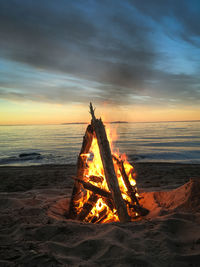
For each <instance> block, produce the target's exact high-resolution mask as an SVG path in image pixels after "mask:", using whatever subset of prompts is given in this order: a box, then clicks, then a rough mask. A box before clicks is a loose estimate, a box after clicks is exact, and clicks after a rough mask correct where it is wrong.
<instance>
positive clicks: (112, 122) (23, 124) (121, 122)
mask: <svg viewBox="0 0 200 267" xmlns="http://www.w3.org/2000/svg"><path fill="white" fill-rule="evenodd" d="M165 122H200V120H182V121H181V120H177V121H171V120H169V121H110V122H104V123H106V124H107V123H110V124H117V123H119V124H126V123H165ZM70 124H71V125H72V124H88V122H64V123H30V124H28V123H22V124H20V123H18V124H0V126H32V125H63V126H64V125H70Z"/></svg>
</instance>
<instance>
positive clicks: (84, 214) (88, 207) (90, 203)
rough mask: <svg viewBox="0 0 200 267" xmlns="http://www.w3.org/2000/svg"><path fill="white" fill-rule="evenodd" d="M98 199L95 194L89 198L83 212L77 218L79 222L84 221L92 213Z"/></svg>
mask: <svg viewBox="0 0 200 267" xmlns="http://www.w3.org/2000/svg"><path fill="white" fill-rule="evenodd" d="M98 198H99V197H98V196H97V195H95V194H92V195H91V196H90V197H89V199H88V201H87V202H86V203H85V204H84V205H83V207H82V210H81V212H80V213H79V214H78V216H77V219H78V220H79V221H83V220H84V219H85V218H86V217H87V216H88V214H89V213H90V211H91V210H92V208H93V207H94V205H95V204H96V202H97V200H98Z"/></svg>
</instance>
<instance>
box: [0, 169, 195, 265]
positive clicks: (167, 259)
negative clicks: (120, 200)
mask: <svg viewBox="0 0 200 267" xmlns="http://www.w3.org/2000/svg"><path fill="white" fill-rule="evenodd" d="M157 167H158V165H157ZM168 167H169V166H168ZM176 167H177V166H176ZM38 168H39V169H40V172H39V170H38V169H37V167H34V171H33V169H32V173H34V172H37V173H38V172H39V173H40V181H38V182H37V183H36V182H35V177H32V180H31V179H30V181H31V182H32V184H33V185H32V188H30V189H29V190H18V191H14V190H13V189H12V190H10V191H9V192H5V190H4V191H3V190H1V191H2V192H1V193H0V207H1V209H0V210H1V217H0V225H1V228H0V248H1V250H0V266H174V267H175V266H183V267H184V266H196V267H197V266H199V262H200V179H191V180H189V181H187V182H186V183H185V181H184V180H183V179H182V180H181V179H178V177H177V176H176V173H174V174H173V176H172V178H171V179H172V180H173V179H174V177H176V179H175V180H176V181H174V183H173V185H172V188H171V189H169V188H168V189H167V190H166V187H168V186H169V184H168V182H169V181H170V180H168V181H166V184H163V188H162V187H160V190H158V188H157V189H156V190H153V191H151V190H148V191H147V190H146V192H143V193H142V194H141V195H142V197H143V198H142V199H141V204H142V205H143V206H144V207H146V208H148V209H149V210H150V213H149V214H148V216H147V217H145V218H144V219H143V220H141V221H137V222H130V223H126V224H122V223H111V224H99V225H96V224H89V223H82V222H77V221H72V220H66V219H65V217H64V213H65V212H66V211H67V209H68V200H69V197H70V194H71V188H72V181H71V180H70V179H67V176H66V175H65V176H64V177H63V179H62V178H61V177H57V180H56V182H55V184H56V185H55V186H52V182H51V181H53V178H55V177H54V176H53V177H52V173H54V174H55V173H56V172H57V171H58V169H57V167H54V169H53V167H52V169H51V168H46V169H45V168H43V169H42V168H41V167H38ZM172 168H174V166H172ZM188 168H189V167H188ZM50 169H51V170H50ZM197 169H198V168H197ZM59 170H60V172H62V171H63V170H62V168H60V169H59ZM65 170H66V169H65ZM18 171H19V170H18ZM21 171H22V173H24V175H27V173H28V169H27V170H21ZM42 171H43V172H45V173H46V172H48V174H49V180H50V181H49V184H48V183H47V185H43V186H42V185H41V183H42V182H44V180H43V181H41V180H42V179H43V178H42V177H43V174H42ZM70 171H71V169H70ZM70 171H69V172H70ZM143 171H144V166H143ZM146 171H147V172H148V166H146ZM50 172H51V175H50ZM6 173H7V178H6V176H5V170H4V173H3V172H2V175H1V177H4V178H5V179H9V178H8V177H10V178H11V177H12V175H13V174H14V172H13V171H12V172H11V171H8V170H7V171H6ZM15 173H16V169H15ZM63 173H64V172H63ZM29 178H30V177H29ZM15 179H16V177H15ZM21 179H23V175H22V174H21ZM66 180H67V181H66ZM163 181H164V180H163ZM19 182H20V178H19V180H18V183H19ZM143 182H144V181H143ZM181 182H182V185H179V186H178V187H176V188H174V187H175V184H177V183H181ZM153 183H155V181H153V182H152V183H151V184H150V185H149V188H150V189H151V188H153V185H154V184H153ZM3 184H4V187H5V184H6V181H4V182H3ZM144 184H145V182H144ZM16 185H17V183H16ZM164 188H165V189H164ZM154 189H155V188H154Z"/></svg>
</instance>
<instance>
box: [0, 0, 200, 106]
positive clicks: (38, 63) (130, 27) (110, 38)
mask: <svg viewBox="0 0 200 267" xmlns="http://www.w3.org/2000/svg"><path fill="white" fill-rule="evenodd" d="M196 3H197V2H196ZM188 5H189V4H186V3H185V2H184V3H183V1H179V0H177V1H175V2H174V1H158V0H153V1H147V0H144V1H128V0H127V1H119V0H116V1H114V0H113V1H105V0H104V1H78V0H77V1H67V0H66V1H59V4H58V2H56V1H53V0H48V1H47V0H43V1H30V0H26V1H25V0H24V1H17V0H10V1H1V3H0V20H1V21H0V22H1V23H0V38H1V43H0V56H1V57H2V58H4V59H7V60H9V61H13V62H17V63H18V64H23V66H25V65H26V66H27V69H28V70H29V71H30V72H31V68H32V71H33V72H35V70H37V75H38V79H39V81H38V82H36V79H37V75H36V77H33V76H32V77H31V76H30V75H29V76H28V77H25V76H26V74H25V73H24V71H22V72H21V73H19V72H18V73H17V75H16V77H15V78H13V79H12V80H10V74H9V70H8V71H7V74H6V75H7V76H8V79H7V80H6V79H5V78H4V79H3V78H0V83H1V88H2V90H3V93H1V97H8V98H10V99H11V98H15V99H16V98H17V99H22V100H23V99H29V100H30V99H31V100H33V101H37V100H38V101H47V102H48V101H50V102H51V101H52V102H53V101H55V102H60V103H62V102H65V101H75V102H76V101H77V102H80V101H81V102H88V101H89V100H90V99H91V98H93V99H95V101H97V102H105V101H107V102H110V103H116V104H125V103H128V104H129V103H130V104H131V103H133V99H134V98H131V96H143V95H148V96H150V97H154V98H155V99H157V98H159V97H162V96H163V97H166V98H169V97H175V98H180V99H182V100H183V101H187V97H188V96H189V95H195V96H196V97H199V91H198V90H199V89H198V88H199V79H198V77H197V76H195V75H194V74H192V75H186V74H182V73H180V74H177V73H176V74H174V73H172V72H170V70H168V69H167V70H166V71H165V70H163V68H162V70H161V69H159V68H158V67H156V64H157V62H158V61H163V62H164V61H166V60H168V55H165V54H164V53H161V52H160V50H159V49H158V47H157V46H156V45H155V43H156V40H155V38H156V37H157V38H159V35H158V34H159V32H158V31H159V30H158V29H160V28H159V27H161V26H163V30H164V31H165V33H167V34H169V35H173V34H174V32H173V31H171V28H167V27H166V22H165V19H166V17H168V18H169V19H170V18H173V19H174V20H173V21H175V22H174V23H178V24H177V25H181V27H180V29H179V30H177V29H178V28H176V31H178V35H177V36H179V37H178V38H182V40H183V39H184V40H186V41H187V42H190V43H192V42H193V43H195V45H197V43H198V42H197V41H196V40H197V38H198V37H199V27H198V26H197V25H199V18H198V17H197V13H198V12H196V11H195V9H194V8H193V9H192V7H191V5H189V6H188ZM190 15H193V16H192V18H191V19H189V18H190ZM176 33H177V32H176ZM195 38H196V39H195ZM24 64H25V65H24ZM25 69H26V68H25ZM40 70H43V72H41V71H40ZM45 72H48V73H52V75H55V76H56V75H58V77H57V78H58V79H59V75H61V76H62V77H60V79H61V80H62V85H60V83H59V82H58V84H56V85H55V86H53V87H52V86H50V85H49V87H48V84H51V82H52V79H50V78H49V76H44V77H43V78H42V81H40V79H41V77H42V75H43V73H45ZM70 75H71V76H72V77H74V79H75V80H76V84H74V85H71V83H70V82H69V81H67V80H65V78H64V76H66V77H68V76H70ZM28 78H29V80H28ZM48 79H50V82H49V83H48ZM24 80H25V81H24ZM78 80H80V81H81V82H79V83H78V82H77V81H78ZM12 81H13V82H12ZM5 88H8V89H9V88H10V89H9V90H7V89H5ZM13 88H15V89H16V88H17V91H16V90H14V89H13ZM34 88H35V89H34ZM85 88H87V89H86V90H85ZM92 88H93V89H94V90H92ZM5 90H7V92H8V93H7V94H6V93H5ZM20 90H21V91H20ZM11 92H12V93H11ZM135 99H137V97H136V98H135ZM145 101H146V100H145Z"/></svg>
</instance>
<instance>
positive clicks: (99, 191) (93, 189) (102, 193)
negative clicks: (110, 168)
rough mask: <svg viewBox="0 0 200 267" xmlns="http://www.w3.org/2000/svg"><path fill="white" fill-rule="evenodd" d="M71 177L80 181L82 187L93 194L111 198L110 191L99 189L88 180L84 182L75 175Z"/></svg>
mask: <svg viewBox="0 0 200 267" xmlns="http://www.w3.org/2000/svg"><path fill="white" fill-rule="evenodd" d="M71 178H72V179H74V180H75V181H77V182H78V183H81V184H82V185H83V187H84V188H85V189H87V190H89V191H91V192H93V193H94V194H97V195H99V196H101V197H105V198H109V199H112V195H111V193H110V192H108V191H106V190H104V189H101V188H99V187H97V186H95V185H93V184H91V183H88V182H85V181H83V180H80V179H78V178H76V177H73V176H71Z"/></svg>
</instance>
